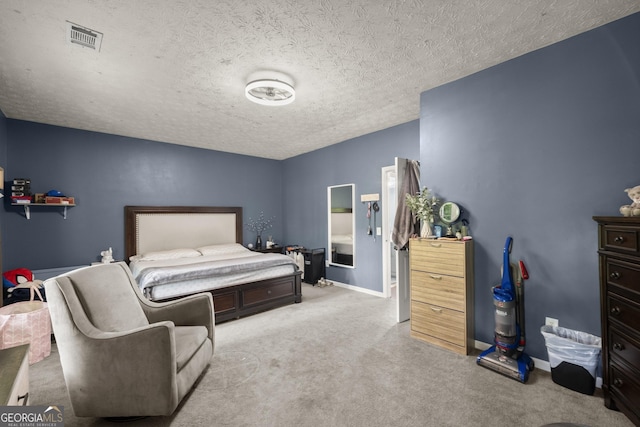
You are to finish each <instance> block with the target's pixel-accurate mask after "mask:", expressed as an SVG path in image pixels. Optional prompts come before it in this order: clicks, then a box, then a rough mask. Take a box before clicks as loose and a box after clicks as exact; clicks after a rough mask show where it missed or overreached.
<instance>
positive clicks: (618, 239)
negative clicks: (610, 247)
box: [613, 236, 624, 243]
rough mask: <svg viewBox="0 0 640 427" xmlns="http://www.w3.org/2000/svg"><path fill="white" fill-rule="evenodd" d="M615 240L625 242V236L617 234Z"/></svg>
mask: <svg viewBox="0 0 640 427" xmlns="http://www.w3.org/2000/svg"><path fill="white" fill-rule="evenodd" d="M613 241H614V242H616V243H622V242H624V237H622V236H617V237H616V238H615V239H613Z"/></svg>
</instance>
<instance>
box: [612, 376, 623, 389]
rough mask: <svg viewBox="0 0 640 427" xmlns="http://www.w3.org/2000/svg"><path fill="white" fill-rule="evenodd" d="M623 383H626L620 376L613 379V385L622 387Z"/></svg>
mask: <svg viewBox="0 0 640 427" xmlns="http://www.w3.org/2000/svg"><path fill="white" fill-rule="evenodd" d="M623 384H624V381H622V380H621V379H620V378H616V379H614V380H613V385H614V386H616V387H618V388H620V387H622V385H623Z"/></svg>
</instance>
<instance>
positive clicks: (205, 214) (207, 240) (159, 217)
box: [124, 206, 242, 261]
mask: <svg viewBox="0 0 640 427" xmlns="http://www.w3.org/2000/svg"><path fill="white" fill-rule="evenodd" d="M124 216H125V259H126V260H127V261H128V260H129V257H131V256H133V255H136V254H142V253H145V252H151V251H162V250H169V249H177V248H197V247H200V246H206V245H214V244H220V243H240V244H242V208H241V207H208V206H125V208H124Z"/></svg>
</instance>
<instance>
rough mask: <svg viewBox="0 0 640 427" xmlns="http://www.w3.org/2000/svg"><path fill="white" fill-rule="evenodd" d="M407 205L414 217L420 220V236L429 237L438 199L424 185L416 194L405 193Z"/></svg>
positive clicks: (431, 232)
mask: <svg viewBox="0 0 640 427" xmlns="http://www.w3.org/2000/svg"><path fill="white" fill-rule="evenodd" d="M406 203H407V207H408V208H409V210H411V212H412V213H413V215H414V217H415V218H416V219H419V220H420V221H422V226H421V228H420V237H429V236H431V235H432V234H433V222H434V220H435V211H436V206H437V205H438V203H440V200H439V199H438V198H437V197H436V196H434V195H432V194H431V191H430V190H429V189H428V188H427V187H424V188H423V189H422V190H421V191H419V192H418V194H415V195H414V194H407V195H406Z"/></svg>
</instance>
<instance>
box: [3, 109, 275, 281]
mask: <svg viewBox="0 0 640 427" xmlns="http://www.w3.org/2000/svg"><path fill="white" fill-rule="evenodd" d="M6 122H7V123H6V127H7V141H8V142H7V168H6V173H5V175H6V177H7V179H8V180H9V179H13V178H14V177H26V178H30V179H31V182H32V190H33V191H34V192H47V191H49V190H51V189H56V190H59V191H62V192H63V193H65V194H67V195H70V196H74V197H75V198H76V203H77V206H76V207H73V208H70V209H69V210H68V216H67V219H66V220H64V219H63V217H62V215H61V210H60V209H59V208H48V207H47V208H32V209H31V211H32V212H31V219H30V220H28V221H27V220H26V219H25V217H24V215H23V212H22V208H21V207H13V206H10V204H9V203H8V202H7V201H5V203H4V205H3V207H4V209H3V210H2V212H1V213H0V216H1V218H2V223H3V227H4V235H3V242H2V243H3V258H4V269H5V270H8V269H12V268H17V267H26V268H30V269H32V270H36V269H46V268H55V267H65V266H75V265H88V264H90V263H91V262H94V261H97V260H99V258H100V252H101V251H103V250H105V249H107V248H108V247H112V248H113V251H114V258H116V259H122V257H123V256H124V206H125V205H165V206H166V205H185V206H186V205H196V206H202V205H206V206H212V205H215V206H242V207H243V209H244V219H245V223H246V221H247V220H248V218H249V217H252V218H255V217H257V216H258V215H259V214H260V211H264V214H265V217H267V218H268V217H271V216H275V217H276V218H275V220H274V226H273V228H272V229H271V230H269V234H273V236H274V238H276V239H278V240H279V239H280V238H281V237H282V236H283V221H284V213H283V212H282V209H281V206H282V205H281V200H282V176H281V171H280V167H279V162H278V161H274V160H268V159H261V158H257V157H250V156H241V155H235V154H228V153H222V152H216V151H210V150H202V149H197V148H190V147H184V146H179V145H172V144H164V143H159V142H152V141H146V140H140V139H135V138H127V137H122V136H116V135H108V134H102V133H96V132H87V131H82V130H74V129H68V128H63V127H57V126H49V125H43V124H37V123H31V122H25V121H19V120H11V119H9V120H7V121H6ZM0 131H1V129H0ZM0 135H1V132H0ZM0 138H1V136H0ZM1 142H2V141H1V140H0V144H1ZM0 148H1V145H0ZM243 232H244V233H243V234H244V243H245V244H247V243H249V242H252V241H254V240H255V235H254V234H253V233H252V232H251V231H249V230H248V229H247V228H246V227H245V228H244V229H243Z"/></svg>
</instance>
